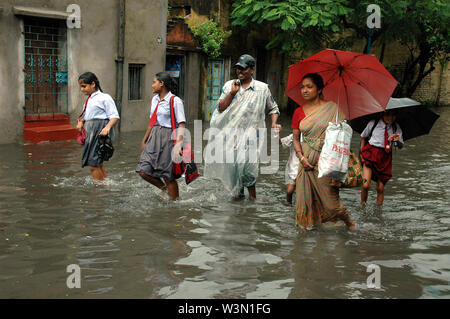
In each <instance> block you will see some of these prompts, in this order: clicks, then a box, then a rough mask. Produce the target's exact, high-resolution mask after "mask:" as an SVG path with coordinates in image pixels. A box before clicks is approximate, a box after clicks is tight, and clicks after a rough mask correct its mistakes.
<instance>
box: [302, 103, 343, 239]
mask: <svg viewBox="0 0 450 319" xmlns="http://www.w3.org/2000/svg"><path fill="white" fill-rule="evenodd" d="M336 112H338V107H337V105H336V104H335V103H334V102H331V101H330V102H327V103H325V104H324V105H322V106H319V107H317V108H316V109H314V110H313V111H312V112H311V114H309V115H308V116H306V117H305V118H304V119H303V120H302V121H301V122H300V127H299V129H300V132H301V133H302V136H303V142H302V150H303V155H304V156H305V158H306V159H307V160H308V162H309V163H310V164H311V165H312V166H314V170H308V171H305V169H304V167H303V165H302V164H300V165H299V172H298V175H297V180H296V192H297V204H296V211H297V217H296V224H297V226H298V227H300V228H304V229H307V230H311V229H313V228H314V227H318V226H320V224H321V223H325V222H328V221H336V220H338V219H341V220H344V221H348V220H350V215H349V214H348V212H347V210H346V209H345V208H344V206H343V205H342V203H341V201H340V199H339V188H338V187H334V186H331V178H329V177H322V178H320V179H319V178H318V177H317V176H318V174H319V171H318V166H317V164H318V162H319V156H320V152H321V150H322V146H323V144H324V139H325V130H326V128H327V126H328V122H335V121H336ZM338 119H339V120H343V119H344V114H343V113H342V112H338Z"/></svg>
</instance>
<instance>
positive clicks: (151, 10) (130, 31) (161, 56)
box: [121, 0, 167, 132]
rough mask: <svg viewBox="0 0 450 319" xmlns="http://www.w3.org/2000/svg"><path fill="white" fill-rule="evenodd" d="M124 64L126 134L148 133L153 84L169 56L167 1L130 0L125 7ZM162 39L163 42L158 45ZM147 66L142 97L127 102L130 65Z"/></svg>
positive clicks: (124, 121) (123, 110)
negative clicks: (142, 131)
mask: <svg viewBox="0 0 450 319" xmlns="http://www.w3.org/2000/svg"><path fill="white" fill-rule="evenodd" d="M125 17H126V26H125V65H124V82H123V83H124V93H123V106H122V119H123V120H122V123H121V130H122V131H123V132H128V131H137V130H145V129H146V127H147V125H148V117H149V113H150V103H151V100H152V98H153V91H152V81H153V77H154V76H155V74H156V73H158V72H161V71H164V66H165V53H166V27H167V0H147V1H142V0H127V1H126V8H125ZM158 38H160V42H158ZM130 63H133V64H145V67H144V69H143V98H142V99H141V100H139V101H129V99H128V65H129V64H130Z"/></svg>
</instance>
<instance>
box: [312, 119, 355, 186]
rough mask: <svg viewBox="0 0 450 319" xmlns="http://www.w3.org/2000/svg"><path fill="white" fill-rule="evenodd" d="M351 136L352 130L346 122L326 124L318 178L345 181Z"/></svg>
mask: <svg viewBox="0 0 450 319" xmlns="http://www.w3.org/2000/svg"><path fill="white" fill-rule="evenodd" d="M352 134H353V130H352V128H351V127H350V125H348V124H347V123H346V121H340V122H338V123H332V122H329V123H328V127H327V129H326V132H325V141H324V145H323V147H322V152H321V153H320V157H319V163H318V169H319V175H318V177H319V178H321V177H324V176H326V177H330V178H332V179H335V180H337V181H340V182H344V181H345V179H346V178H347V168H348V160H349V156H350V142H351V139H352Z"/></svg>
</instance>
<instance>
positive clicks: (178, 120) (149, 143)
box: [136, 72, 186, 200]
mask: <svg viewBox="0 0 450 319" xmlns="http://www.w3.org/2000/svg"><path fill="white" fill-rule="evenodd" d="M174 85H175V83H174V81H173V79H172V78H171V76H170V75H169V74H168V73H167V72H160V73H157V74H156V76H155V77H154V78H153V84H152V88H153V93H155V94H156V95H155V96H154V97H153V99H152V105H151V109H150V121H149V126H148V129H147V132H146V133H145V135H144V138H143V139H142V144H141V149H142V154H141V157H140V160H139V164H138V167H137V168H136V173H138V174H139V175H140V176H141V177H142V178H143V179H144V180H145V181H147V182H149V183H150V184H152V185H154V186H156V187H158V188H159V189H161V190H164V191H168V193H169V197H170V199H172V200H176V199H177V198H178V197H179V192H178V184H177V181H176V178H179V177H177V176H175V175H174V173H173V161H172V152H173V154H180V155H182V150H181V145H182V142H183V134H184V128H185V123H186V117H185V115H184V106H183V102H182V100H181V99H180V98H179V97H178V96H175V95H174V94H173V93H172V92H171V91H172V89H173V87H174ZM171 100H172V101H173V109H174V115H175V126H176V128H178V129H177V131H176V144H175V142H174V139H173V138H174V135H173V128H172V121H171V114H170V101H171Z"/></svg>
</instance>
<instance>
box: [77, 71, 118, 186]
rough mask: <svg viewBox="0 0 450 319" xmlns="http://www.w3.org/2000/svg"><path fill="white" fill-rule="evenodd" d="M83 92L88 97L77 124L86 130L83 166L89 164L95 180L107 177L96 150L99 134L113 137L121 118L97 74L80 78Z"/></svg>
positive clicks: (82, 75)
mask: <svg viewBox="0 0 450 319" xmlns="http://www.w3.org/2000/svg"><path fill="white" fill-rule="evenodd" d="M78 84H79V85H80V89H81V92H83V93H84V94H85V95H86V96H87V97H88V98H87V100H86V103H85V107H84V110H83V113H82V115H81V116H80V120H79V121H78V124H77V129H78V130H79V131H81V130H82V128H84V129H85V131H86V140H85V143H84V149H83V156H82V160H81V167H85V166H89V168H90V170H91V174H92V177H93V178H94V180H103V179H105V178H106V170H105V167H104V166H103V159H102V158H101V157H100V156H99V155H98V153H97V152H96V151H95V149H96V146H97V144H98V140H99V136H108V135H109V136H110V137H111V138H113V135H114V130H113V126H114V125H115V124H116V123H117V121H118V120H119V118H120V117H119V113H118V112H117V107H116V104H115V103H114V100H113V99H112V97H111V96H110V95H109V94H106V93H103V92H102V89H101V87H100V82H99V80H98V78H97V76H96V75H95V74H94V73H92V72H86V73H83V74H81V75H80V77H79V78H78Z"/></svg>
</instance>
